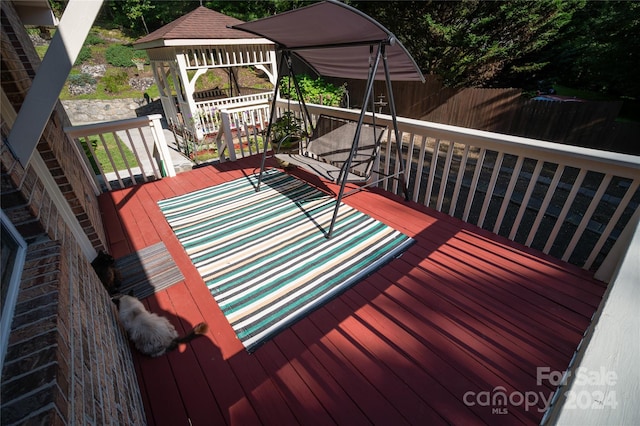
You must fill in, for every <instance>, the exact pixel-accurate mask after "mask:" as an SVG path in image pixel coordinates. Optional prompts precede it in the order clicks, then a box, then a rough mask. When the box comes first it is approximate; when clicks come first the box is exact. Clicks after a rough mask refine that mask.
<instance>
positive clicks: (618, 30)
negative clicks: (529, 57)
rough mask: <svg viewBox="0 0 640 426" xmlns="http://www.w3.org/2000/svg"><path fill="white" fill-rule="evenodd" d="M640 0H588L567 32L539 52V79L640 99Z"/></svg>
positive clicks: (575, 16)
mask: <svg viewBox="0 0 640 426" xmlns="http://www.w3.org/2000/svg"><path fill="white" fill-rule="evenodd" d="M638 34H640V3H638V2H631V1H602V2H588V3H587V4H586V6H585V7H584V8H583V9H581V10H579V11H577V12H576V14H575V15H574V17H573V19H572V20H571V22H570V23H569V25H567V27H566V29H565V30H564V32H563V36H562V37H561V38H560V39H559V41H558V42H557V43H555V44H553V45H549V46H547V47H546V48H545V49H544V50H543V51H542V52H539V53H538V56H539V58H540V60H541V61H545V62H547V63H548V64H549V65H548V66H547V67H546V68H545V69H544V70H542V73H541V77H543V78H546V79H551V80H554V81H556V82H558V83H561V84H564V85H567V86H571V87H575V88H580V89H586V90H592V91H597V92H599V93H603V94H608V95H613V96H622V95H626V96H629V97H636V98H639V97H640V81H639V79H638V78H637V75H638V68H640V37H638Z"/></svg>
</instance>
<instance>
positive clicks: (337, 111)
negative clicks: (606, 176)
mask: <svg viewBox="0 0 640 426" xmlns="http://www.w3.org/2000/svg"><path fill="white" fill-rule="evenodd" d="M287 103H288V100H286V99H284V100H283V99H279V100H278V102H277V106H278V107H280V108H286V106H287ZM291 104H292V105H296V108H297V104H298V103H297V102H295V101H291ZM307 108H308V110H309V112H310V113H312V114H316V115H319V114H330V115H332V116H336V117H340V118H348V119H354V118H356V119H357V117H358V116H359V114H360V111H359V110H348V109H345V108H338V107H330V106H324V105H315V104H307ZM371 115H372V114H371V113H368V114H367V117H371ZM368 119H370V118H368ZM376 122H377V123H384V124H386V125H387V126H390V125H391V123H392V119H391V116H390V115H388V114H378V113H376ZM397 122H398V129H399V130H400V131H402V132H406V133H414V134H418V135H424V136H427V137H431V138H435V139H440V140H446V141H453V142H458V143H464V144H468V145H471V146H476V147H480V148H485V149H489V150H494V151H498V152H504V153H507V154H516V155H520V156H525V157H529V158H534V159H542V160H544V161H549V162H556V163H561V164H567V165H571V166H576V167H585V168H588V169H590V170H594V171H599V172H602V173H612V174H615V175H617V176H620V177H627V178H631V179H640V156H636V155H629V154H621V153H616V152H610V151H603V150H597V149H592V148H583V147H578V146H572V145H564V144H560V143H555V142H547V141H541V140H537V139H529V138H524V137H520V136H512V135H506V134H501V133H492V132H487V131H483V130H475V129H469V128H464V127H457V126H451V125H447V124H440V123H433V122H428V121H421V120H415V119H411V118H405V117H398V118H397Z"/></svg>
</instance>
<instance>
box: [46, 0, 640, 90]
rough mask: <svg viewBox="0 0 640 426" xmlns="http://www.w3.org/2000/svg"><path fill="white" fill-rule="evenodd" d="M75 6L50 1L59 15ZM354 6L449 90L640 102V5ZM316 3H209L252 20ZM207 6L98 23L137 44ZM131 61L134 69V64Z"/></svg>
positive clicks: (166, 7) (106, 17) (550, 0)
mask: <svg viewBox="0 0 640 426" xmlns="http://www.w3.org/2000/svg"><path fill="white" fill-rule="evenodd" d="M67 1H68V0H50V3H52V4H53V6H52V7H53V8H54V10H55V11H56V14H57V16H60V12H61V11H62V10H63V9H64V6H65V5H66V3H67ZM345 2H346V3H347V4H349V5H351V6H353V7H355V8H357V9H359V10H360V11H362V12H364V13H366V14H368V15H369V16H371V17H373V18H374V19H376V20H377V21H379V22H380V23H381V24H382V25H384V26H385V27H387V28H389V29H390V30H391V31H392V32H393V33H394V34H396V36H397V37H398V38H399V39H400V41H401V42H402V43H403V45H404V46H405V47H406V48H407V50H408V51H409V52H410V53H411V54H412V56H413V57H414V59H415V60H416V63H417V64H418V66H419V67H420V69H422V70H423V72H425V73H426V74H436V75H440V76H441V77H442V78H443V79H444V81H445V83H446V84H448V85H449V86H462V87H465V86H466V87H468V86H493V87H509V86H511V87H523V88H525V89H533V90H535V88H536V85H537V82H538V81H540V80H549V81H551V82H553V83H556V84H562V85H565V86H573V87H575V88H577V89H586V90H597V91H600V92H603V93H606V94H609V95H614V96H619V95H625V96H630V97H634V96H635V97H638V96H640V88H639V86H640V80H639V79H637V78H635V74H636V73H637V63H638V58H637V55H638V52H639V51H640V49H639V46H638V43H640V38H638V37H637V36H636V35H637V34H638V33H639V31H638V30H639V28H638V26H639V25H640V20H639V19H638V16H639V12H640V2H630V1H607V2H589V1H586V0H574V1H569V2H567V1H561V0H540V1H535V2H532V1H525V0H505V1H499V2H490V1H480V0H468V1H464V2H458V1H455V2H454V1H435V0H427V1H401V0H396V1H386V2H380V1H375V2H372V1H366V0H345ZM309 3H313V2H312V1H311V2H310V1H300V0H273V1H242V2H239V1H223V0H208V1H207V0H204V1H202V5H204V6H205V7H208V8H210V9H213V10H216V11H218V12H220V13H223V14H226V15H229V16H232V17H235V18H238V19H241V20H243V21H250V20H253V19H258V18H263V17H267V16H271V15H274V14H276V13H281V12H284V11H287V10H291V9H295V8H299V7H302V6H304V5H307V4H309ZM199 6H200V3H199V2H197V1H174V0H170V1H155V0H117V1H116V0H108V1H106V2H105V6H104V7H103V8H102V9H101V12H100V15H99V17H98V23H102V24H103V25H105V26H106V27H110V28H119V29H124V30H127V31H128V34H129V35H130V36H132V37H133V38H134V39H136V38H139V37H140V36H142V35H144V34H147V33H149V32H151V31H154V30H156V29H158V28H160V27H161V26H163V25H165V24H166V23H168V22H172V21H174V20H175V19H177V18H179V17H180V16H183V15H185V14H187V13H189V12H190V11H192V10H193V9H195V8H197V7H199ZM124 43H126V41H125V42H124ZM95 54H96V53H95V50H94V56H95ZM122 64H123V65H122V66H127V67H131V66H133V63H132V62H131V61H130V59H129V58H127V60H125V61H123V62H122ZM612 64H615V66H612ZM528 86H529V87H528Z"/></svg>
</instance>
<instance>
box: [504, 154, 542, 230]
mask: <svg viewBox="0 0 640 426" xmlns="http://www.w3.org/2000/svg"><path fill="white" fill-rule="evenodd" d="M543 165H544V161H542V160H539V161H537V162H536V166H535V168H534V169H533V173H532V174H531V179H530V180H529V184H528V185H527V190H526V191H525V193H524V196H523V197H522V202H521V203H520V208H519V209H518V214H517V215H516V218H515V220H514V221H513V223H512V224H511V227H510V233H509V239H510V240H512V241H513V240H515V239H516V234H517V233H518V229H519V228H520V222H521V221H522V217H523V216H524V212H525V211H526V210H527V206H528V205H529V201H530V200H531V194H533V189H534V188H535V186H536V183H537V182H538V178H539V177H540V172H541V171H542V166H543Z"/></svg>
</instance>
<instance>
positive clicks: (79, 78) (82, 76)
mask: <svg viewBox="0 0 640 426" xmlns="http://www.w3.org/2000/svg"><path fill="white" fill-rule="evenodd" d="M67 82H68V83H69V84H73V85H74V86H89V85H92V84H96V79H95V78H93V77H92V76H91V74H87V73H79V74H70V75H69V77H68V78H67Z"/></svg>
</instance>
